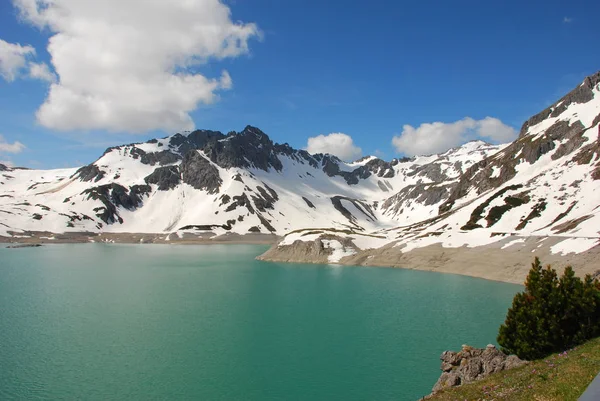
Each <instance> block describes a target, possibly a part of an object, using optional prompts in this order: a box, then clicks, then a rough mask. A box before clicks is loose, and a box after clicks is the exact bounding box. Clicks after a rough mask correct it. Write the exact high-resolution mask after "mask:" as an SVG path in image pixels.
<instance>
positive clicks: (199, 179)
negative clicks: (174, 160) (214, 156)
mask: <svg viewBox="0 0 600 401" xmlns="http://www.w3.org/2000/svg"><path fill="white" fill-rule="evenodd" d="M181 175H182V177H183V182H185V183H186V184H189V185H191V186H192V187H194V188H196V189H201V190H205V191H207V192H208V193H209V194H215V193H217V192H219V189H220V187H221V184H222V183H223V180H222V179H221V177H220V176H219V170H217V168H216V167H215V166H213V165H212V164H211V163H210V162H209V161H208V160H206V158H204V156H202V155H201V154H200V153H198V152H197V151H195V150H192V151H189V152H188V153H186V154H185V156H184V158H183V162H182V163H181Z"/></svg>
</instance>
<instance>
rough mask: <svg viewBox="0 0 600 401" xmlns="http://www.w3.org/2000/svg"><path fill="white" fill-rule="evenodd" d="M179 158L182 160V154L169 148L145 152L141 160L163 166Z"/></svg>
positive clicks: (151, 164)
mask: <svg viewBox="0 0 600 401" xmlns="http://www.w3.org/2000/svg"><path fill="white" fill-rule="evenodd" d="M179 160H181V156H180V155H178V154H176V153H173V152H171V151H169V150H163V151H160V152H151V153H144V154H143V155H142V157H141V158H140V161H141V162H142V163H144V164H148V165H150V166H154V165H155V164H157V163H158V164H159V165H161V166H164V165H167V164H173V163H176V162H177V161H179Z"/></svg>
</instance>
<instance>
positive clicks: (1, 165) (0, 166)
mask: <svg viewBox="0 0 600 401" xmlns="http://www.w3.org/2000/svg"><path fill="white" fill-rule="evenodd" d="M0 171H9V168H8V167H7V166H5V165H4V164H2V163H0Z"/></svg>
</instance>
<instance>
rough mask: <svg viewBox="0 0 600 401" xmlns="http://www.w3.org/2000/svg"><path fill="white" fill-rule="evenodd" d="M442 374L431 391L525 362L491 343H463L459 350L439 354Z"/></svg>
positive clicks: (467, 381)
mask: <svg viewBox="0 0 600 401" xmlns="http://www.w3.org/2000/svg"><path fill="white" fill-rule="evenodd" d="M440 359H441V361H442V366H441V369H442V375H441V376H440V378H439V379H438V381H437V383H435V386H433V390H432V391H433V392H434V393H435V392H437V391H440V390H443V389H445V388H448V387H455V386H460V385H462V384H467V383H472V382H474V381H477V380H481V379H483V378H485V377H487V376H489V375H491V374H492V373H496V372H500V371H503V370H508V369H512V368H516V367H519V366H522V365H525V364H527V363H528V362H527V361H523V360H521V359H519V358H518V357H517V356H515V355H506V354H505V353H503V352H502V351H500V350H498V349H497V348H496V347H495V346H493V345H491V344H490V345H488V346H487V347H486V348H485V349H480V348H473V347H470V346H468V345H463V347H462V350H461V351H459V352H453V351H444V352H443V353H442V355H441V356H440Z"/></svg>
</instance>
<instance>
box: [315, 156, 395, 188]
mask: <svg viewBox="0 0 600 401" xmlns="http://www.w3.org/2000/svg"><path fill="white" fill-rule="evenodd" d="M315 157H318V158H320V159H321V166H322V169H323V172H324V173H325V174H327V175H328V176H329V177H335V176H340V177H342V178H343V179H344V180H345V181H346V183H347V184H348V185H356V184H358V182H359V180H361V179H362V180H364V179H367V178H369V177H370V176H371V175H372V174H375V175H376V176H377V177H381V178H391V177H393V176H394V174H395V173H394V169H393V168H392V164H391V163H388V162H386V161H383V160H381V159H372V160H370V161H368V162H367V163H365V164H364V165H362V166H360V167H357V168H355V169H354V170H352V171H341V170H340V166H339V164H340V163H342V161H341V160H340V159H338V158H337V157H335V156H333V155H321V154H318V155H315Z"/></svg>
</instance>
